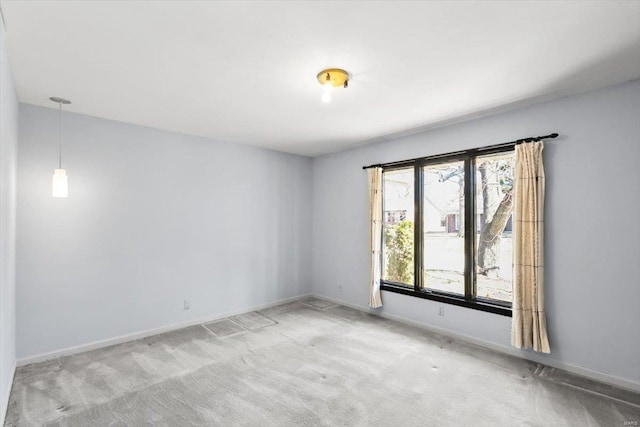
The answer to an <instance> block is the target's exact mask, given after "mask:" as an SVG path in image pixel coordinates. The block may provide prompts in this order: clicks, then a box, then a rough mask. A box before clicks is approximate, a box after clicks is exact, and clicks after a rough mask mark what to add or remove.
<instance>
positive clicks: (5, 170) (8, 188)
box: [0, 19, 18, 425]
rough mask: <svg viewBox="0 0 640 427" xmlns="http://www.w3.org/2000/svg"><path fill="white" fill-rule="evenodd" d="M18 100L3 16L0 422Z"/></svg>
mask: <svg viewBox="0 0 640 427" xmlns="http://www.w3.org/2000/svg"><path fill="white" fill-rule="evenodd" d="M17 144H18V100H17V98H16V93H15V90H14V88H13V81H12V79H11V70H10V69H9V60H8V58H7V49H6V46H5V32H4V25H3V24H2V20H1V19H0V188H1V189H2V192H1V193H0V425H3V424H4V417H5V413H6V408H7V403H8V400H9V392H10V390H11V380H12V379H13V373H14V370H15V365H16V350H15V348H16V312H15V304H16V293H15V292H16V275H15V269H16V164H17Z"/></svg>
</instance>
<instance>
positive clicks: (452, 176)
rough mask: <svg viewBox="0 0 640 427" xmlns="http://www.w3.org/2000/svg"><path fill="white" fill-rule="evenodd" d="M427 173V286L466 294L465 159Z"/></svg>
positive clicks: (425, 243) (425, 258)
mask: <svg viewBox="0 0 640 427" xmlns="http://www.w3.org/2000/svg"><path fill="white" fill-rule="evenodd" d="M423 173H424V199H423V201H422V204H423V219H422V221H423V222H422V224H423V227H424V246H423V252H424V272H423V274H424V287H425V288H428V289H431V290H438V291H444V292H449V293H455V294H461V295H464V162H451V163H443V164H439V165H433V166H425V167H424V168H423Z"/></svg>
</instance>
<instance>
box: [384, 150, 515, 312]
mask: <svg viewBox="0 0 640 427" xmlns="http://www.w3.org/2000/svg"><path fill="white" fill-rule="evenodd" d="M513 151H515V145H510V146H497V147H491V148H488V149H484V148H474V149H469V150H464V151H456V152H453V153H447V154H438V155H434V156H428V157H422V158H419V159H413V160H407V161H401V162H395V163H393V164H391V165H388V166H384V165H382V166H381V167H382V172H383V177H384V172H388V171H393V170H400V169H410V168H413V172H414V190H413V191H414V210H413V211H414V219H413V221H414V241H413V248H414V258H413V259H414V260H413V266H414V276H413V277H414V279H413V281H414V283H413V287H412V286H411V285H410V284H401V283H396V282H392V281H387V280H384V279H383V278H382V277H381V278H380V289H381V290H383V291H388V292H394V293H398V294H402V295H409V296H413V297H417V298H423V299H428V300H432V301H438V302H442V303H445V304H452V305H457V306H460V307H467V308H471V309H475V310H480V311H485V312H489V313H494V314H499V315H502V316H508V317H511V316H512V310H511V307H512V303H511V302H506V301H499V300H492V299H488V298H483V297H477V296H476V297H473V295H475V294H476V291H477V289H476V287H477V277H476V276H477V273H476V269H475V263H476V251H477V249H476V239H477V236H476V234H477V233H476V219H475V212H476V206H475V202H476V200H475V199H476V198H475V194H476V182H475V172H476V168H475V162H476V158H477V157H478V156H480V155H482V156H484V155H488V154H497V153H508V152H513ZM453 161H463V163H464V165H463V168H464V202H465V212H464V216H465V224H464V226H465V238H464V240H465V241H464V256H465V273H464V285H465V295H464V296H463V295H458V294H451V293H447V292H442V291H438V290H434V289H428V288H424V287H423V279H424V278H423V275H422V271H423V263H424V257H423V241H422V240H423V237H424V234H423V227H424V224H423V218H422V215H423V203H422V202H423V200H424V197H423V196H424V185H423V178H424V174H423V173H422V168H423V167H424V166H429V165H433V164H443V163H447V162H453ZM383 182H384V180H383ZM383 185H384V184H383ZM382 200H383V203H382V210H383V212H382V215H383V218H384V192H383V197H382ZM382 235H384V233H382ZM380 244H381V245H382V244H384V243H383V242H380ZM380 257H381V260H380V261H381V264H382V265H384V259H382V257H384V251H380ZM381 274H384V270H383V271H381Z"/></svg>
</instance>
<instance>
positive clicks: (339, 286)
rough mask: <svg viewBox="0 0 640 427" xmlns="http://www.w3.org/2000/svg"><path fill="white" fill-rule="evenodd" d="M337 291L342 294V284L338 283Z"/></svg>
mask: <svg viewBox="0 0 640 427" xmlns="http://www.w3.org/2000/svg"><path fill="white" fill-rule="evenodd" d="M338 290H339V291H340V293H342V283H338Z"/></svg>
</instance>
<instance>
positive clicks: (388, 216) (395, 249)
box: [382, 168, 414, 287]
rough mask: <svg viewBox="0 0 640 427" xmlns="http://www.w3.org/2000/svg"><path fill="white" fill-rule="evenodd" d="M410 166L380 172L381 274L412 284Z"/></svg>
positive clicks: (412, 202) (390, 279) (411, 190)
mask: <svg viewBox="0 0 640 427" xmlns="http://www.w3.org/2000/svg"><path fill="white" fill-rule="evenodd" d="M413 175H414V173H413V168H410V169H400V170H394V171H387V172H384V173H383V175H382V176H383V190H382V195H383V209H384V212H383V221H384V226H383V232H382V236H383V237H382V238H383V240H384V244H383V247H382V262H383V271H384V273H383V278H384V280H387V281H390V282H397V283H401V284H405V285H407V286H410V287H413V286H414V281H413V269H414V264H413V240H414V239H413V218H414V216H413V204H414V200H413V194H414V192H413V181H414V176H413Z"/></svg>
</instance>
